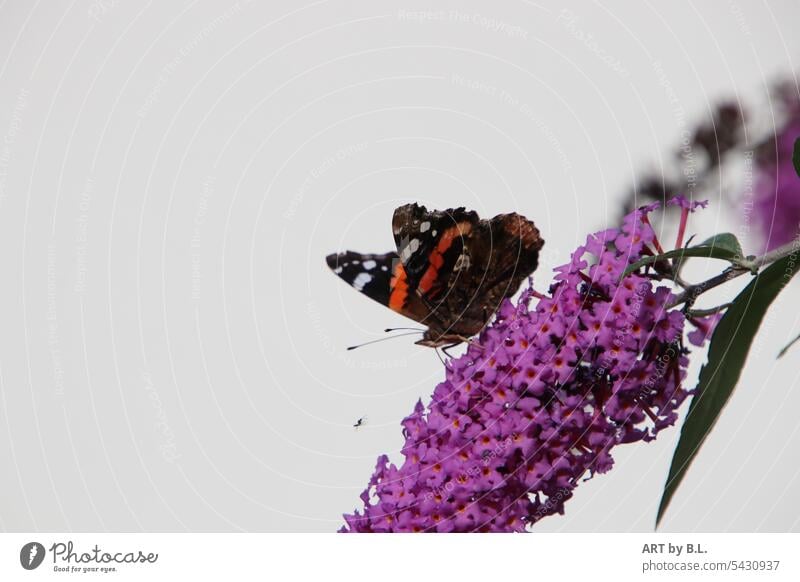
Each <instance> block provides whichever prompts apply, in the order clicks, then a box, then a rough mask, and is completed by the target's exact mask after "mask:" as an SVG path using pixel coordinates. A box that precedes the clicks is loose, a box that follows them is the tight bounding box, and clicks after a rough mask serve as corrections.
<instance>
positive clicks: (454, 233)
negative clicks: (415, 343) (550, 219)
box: [393, 204, 544, 337]
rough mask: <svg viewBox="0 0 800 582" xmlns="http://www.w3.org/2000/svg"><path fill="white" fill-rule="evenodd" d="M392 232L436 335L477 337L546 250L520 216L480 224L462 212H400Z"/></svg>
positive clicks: (409, 207) (472, 215) (407, 208)
mask: <svg viewBox="0 0 800 582" xmlns="http://www.w3.org/2000/svg"><path fill="white" fill-rule="evenodd" d="M393 230H394V234H395V241H396V242H397V244H398V253H399V256H400V259H401V261H402V262H403V264H404V266H405V267H406V270H407V271H408V277H409V280H410V283H409V287H410V288H412V289H414V290H415V291H416V292H417V294H419V295H420V296H421V297H422V299H423V301H424V302H425V304H426V305H428V306H429V307H430V308H431V311H432V318H431V319H432V320H433V321H432V325H431V328H432V330H431V331H433V332H436V333H438V334H440V335H447V334H450V335H458V336H464V337H469V336H472V335H474V334H476V333H478V332H479V331H480V330H481V329H482V328H483V327H484V325H485V324H486V322H487V321H488V319H489V318H490V317H491V316H492V315H493V314H494V312H495V311H496V310H497V308H498V307H499V306H500V303H501V302H502V300H503V299H504V298H506V297H510V296H511V295H513V294H514V293H515V292H516V291H517V289H519V286H520V284H521V283H522V281H523V280H524V279H525V277H527V276H528V275H529V274H530V273H531V272H533V271H534V270H535V269H536V266H537V264H538V258H539V251H540V250H541V248H542V246H543V244H544V241H543V240H542V239H541V236H540V235H539V231H538V230H537V229H536V226H535V225H534V224H533V223H532V222H531V221H529V220H527V219H526V218H525V217H524V216H521V215H519V214H516V213H512V214H501V215H498V216H495V217H494V218H492V219H491V220H480V219H479V218H478V215H477V214H476V213H475V212H467V211H465V210H464V209H463V208H456V209H452V210H446V211H443V212H439V211H437V212H428V211H426V210H425V208H424V207H420V206H418V205H416V204H410V205H407V206H403V207H400V208H399V209H398V210H397V211H396V212H395V216H394V221H393ZM415 241H418V242H415ZM406 249H408V250H406Z"/></svg>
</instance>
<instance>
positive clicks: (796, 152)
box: [792, 137, 800, 176]
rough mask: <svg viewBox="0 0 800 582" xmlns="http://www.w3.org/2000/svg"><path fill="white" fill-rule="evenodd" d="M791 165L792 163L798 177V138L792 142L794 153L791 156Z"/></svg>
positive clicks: (799, 157)
mask: <svg viewBox="0 0 800 582" xmlns="http://www.w3.org/2000/svg"><path fill="white" fill-rule="evenodd" d="M792 163H794V171H795V172H797V175H798V176H800V137H798V138H797V139H796V140H794V152H793V154H792Z"/></svg>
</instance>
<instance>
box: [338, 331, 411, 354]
mask: <svg viewBox="0 0 800 582" xmlns="http://www.w3.org/2000/svg"><path fill="white" fill-rule="evenodd" d="M421 333H422V331H412V332H409V333H401V334H398V335H393V336H391V337H382V338H380V339H376V340H372V341H368V342H364V343H363V344H358V345H355V346H350V347H348V348H347V350H348V351H350V350H354V349H356V348H363V347H364V346H368V345H370V344H377V343H378V342H385V341H386V340H390V339H394V338H396V337H403V336H406V335H417V334H421Z"/></svg>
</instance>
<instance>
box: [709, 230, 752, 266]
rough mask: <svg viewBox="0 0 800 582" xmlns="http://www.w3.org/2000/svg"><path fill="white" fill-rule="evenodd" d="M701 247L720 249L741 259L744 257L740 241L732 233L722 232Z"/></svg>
mask: <svg viewBox="0 0 800 582" xmlns="http://www.w3.org/2000/svg"><path fill="white" fill-rule="evenodd" d="M700 246H701V247H720V248H723V249H727V250H729V251H731V252H732V253H735V254H736V255H737V256H738V257H739V258H740V259H741V258H742V257H744V251H743V250H742V245H741V244H739V239H737V238H736V235H734V234H733V233H730V232H722V233H720V234H715V235H714V236H712V237H711V238H710V239H708V240H707V241H705V242H703V243H701V244H700Z"/></svg>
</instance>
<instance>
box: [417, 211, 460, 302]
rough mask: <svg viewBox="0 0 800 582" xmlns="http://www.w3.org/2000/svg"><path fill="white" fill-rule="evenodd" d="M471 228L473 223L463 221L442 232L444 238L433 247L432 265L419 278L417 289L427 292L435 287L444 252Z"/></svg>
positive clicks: (430, 260) (430, 259)
mask: <svg viewBox="0 0 800 582" xmlns="http://www.w3.org/2000/svg"><path fill="white" fill-rule="evenodd" d="M471 228H472V225H471V224H470V223H468V222H463V223H460V224H457V225H455V226H452V227H450V228H448V229H447V230H446V231H444V232H443V233H442V238H440V239H439V243H438V244H437V245H436V248H435V249H433V251H432V252H431V256H430V258H429V259H428V260H429V262H430V265H429V266H428V268H427V270H426V271H425V274H424V275H422V278H421V279H420V280H419V285H418V286H417V289H418V290H419V291H420V293H423V294H425V293H427V292H428V291H429V290H430V289H431V287H433V284H434V283H436V278H437V277H438V276H439V269H440V268H441V267H442V265H443V264H444V254H445V253H446V252H447V249H449V248H450V247H451V246H453V241H454V240H455V239H456V237H461V236H464V235H465V234H467V233H468V232H469V231H470V229H471Z"/></svg>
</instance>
